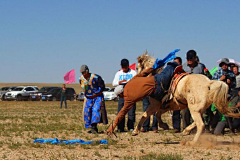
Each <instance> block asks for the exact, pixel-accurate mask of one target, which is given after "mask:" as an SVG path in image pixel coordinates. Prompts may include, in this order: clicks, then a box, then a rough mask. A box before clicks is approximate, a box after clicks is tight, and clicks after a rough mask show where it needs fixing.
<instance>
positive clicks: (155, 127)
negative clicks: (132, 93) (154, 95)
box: [143, 96, 158, 131]
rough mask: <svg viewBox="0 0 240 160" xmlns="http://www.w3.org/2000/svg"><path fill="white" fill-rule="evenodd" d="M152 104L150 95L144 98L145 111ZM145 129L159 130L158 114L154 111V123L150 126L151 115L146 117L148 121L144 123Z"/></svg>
mask: <svg viewBox="0 0 240 160" xmlns="http://www.w3.org/2000/svg"><path fill="white" fill-rule="evenodd" d="M149 105H150V102H149V97H148V96H147V97H144V98H143V111H144V112H145V111H146V110H147V109H148V107H149ZM143 129H144V130H146V131H149V130H157V129H158V121H157V118H156V114H155V113H154V114H153V123H152V127H150V117H148V118H147V119H146V121H145V122H144V123H143Z"/></svg>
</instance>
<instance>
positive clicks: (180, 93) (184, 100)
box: [132, 53, 240, 145]
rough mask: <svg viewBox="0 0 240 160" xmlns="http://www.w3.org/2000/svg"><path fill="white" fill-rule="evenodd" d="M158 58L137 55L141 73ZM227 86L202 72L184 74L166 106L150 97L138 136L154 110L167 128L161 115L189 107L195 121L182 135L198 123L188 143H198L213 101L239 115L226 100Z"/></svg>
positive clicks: (134, 132)
mask: <svg viewBox="0 0 240 160" xmlns="http://www.w3.org/2000/svg"><path fill="white" fill-rule="evenodd" d="M154 62H155V59H154V58H152V57H151V56H149V55H148V54H147V53H145V54H143V55H142V56H140V57H138V66H137V69H138V73H140V72H141V71H142V70H144V69H146V68H150V67H152V65H153V64H154ZM227 94H228V85H227V84H226V83H224V82H222V81H216V80H209V79H208V78H207V77H206V76H204V75H201V74H189V75H186V76H184V77H183V78H182V79H181V80H180V81H179V82H178V84H177V86H176V88H175V91H174V93H172V98H171V99H170V100H169V102H168V103H167V105H165V106H163V104H162V102H160V101H158V100H156V99H153V98H151V97H150V99H149V100H150V106H149V107H148V109H147V110H146V112H145V113H144V114H143V116H142V118H141V120H140V122H139V124H138V125H137V127H136V128H135V130H134V131H133V133H132V135H133V136H135V135H137V134H139V133H140V129H141V127H142V125H143V123H144V121H145V120H146V119H147V118H148V117H149V116H150V115H152V114H153V113H156V112H157V114H156V116H157V119H158V121H159V126H160V127H163V128H165V129H167V127H168V126H167V124H165V123H163V121H162V120H161V115H162V114H163V113H165V112H167V111H169V110H181V109H184V108H187V107H188V108H189V110H190V113H191V116H192V118H193V121H194V122H193V123H192V124H191V125H189V126H188V127H187V128H186V129H185V130H184V131H183V135H188V134H189V133H190V131H191V130H192V129H193V128H195V127H196V126H197V132H196V135H195V137H194V139H193V140H192V141H189V142H187V144H190V145H193V144H195V143H196V142H197V141H198V139H199V136H200V135H201V133H202V131H203V129H204V123H203V121H202V113H203V112H204V111H205V110H206V109H207V108H208V107H209V106H210V105H211V104H212V103H213V104H215V106H216V108H217V109H218V110H219V111H220V112H221V113H223V114H225V115H228V116H231V117H238V118H239V117H240V114H239V113H234V112H233V110H234V109H235V108H231V109H230V108H229V107H228V102H227Z"/></svg>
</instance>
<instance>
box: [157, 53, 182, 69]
mask: <svg viewBox="0 0 240 160" xmlns="http://www.w3.org/2000/svg"><path fill="white" fill-rule="evenodd" d="M178 51H180V49H175V50H174V51H172V52H170V53H169V54H168V55H167V56H166V57H165V58H164V59H163V60H162V59H158V58H157V59H156V61H155V63H154V65H153V69H157V68H161V67H162V66H164V65H165V64H166V63H167V62H169V61H171V60H173V59H174V58H176V55H175V53H177V52H178Z"/></svg>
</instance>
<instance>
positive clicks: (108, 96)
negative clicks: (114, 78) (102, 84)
mask: <svg viewBox="0 0 240 160" xmlns="http://www.w3.org/2000/svg"><path fill="white" fill-rule="evenodd" d="M103 95H104V100H106V101H117V100H118V96H117V95H116V94H115V93H114V88H109V87H106V88H105V90H104V91H103Z"/></svg>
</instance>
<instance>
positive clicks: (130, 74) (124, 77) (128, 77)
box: [112, 69, 137, 87]
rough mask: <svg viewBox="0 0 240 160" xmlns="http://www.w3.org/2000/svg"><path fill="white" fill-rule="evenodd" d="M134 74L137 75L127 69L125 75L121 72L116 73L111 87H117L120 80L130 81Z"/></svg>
mask: <svg viewBox="0 0 240 160" xmlns="http://www.w3.org/2000/svg"><path fill="white" fill-rule="evenodd" d="M136 74H137V73H136V71H134V70H132V69H129V70H128V72H127V73H125V72H123V70H120V71H118V72H117V73H116V74H115V77H114V79H113V82H112V85H113V87H117V86H118V85H119V81H122V80H127V82H128V81H130V80H131V79H132V78H133V77H134V76H135V75H136ZM127 82H126V83H127Z"/></svg>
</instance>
